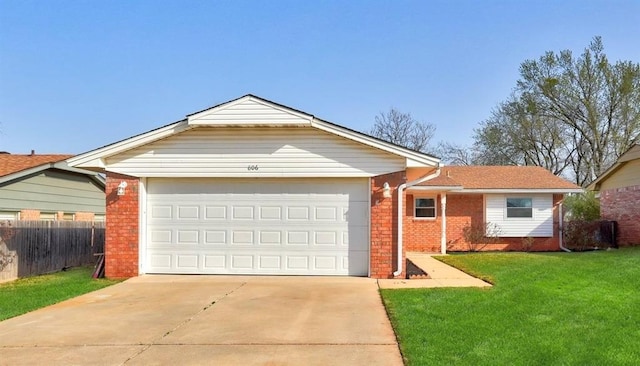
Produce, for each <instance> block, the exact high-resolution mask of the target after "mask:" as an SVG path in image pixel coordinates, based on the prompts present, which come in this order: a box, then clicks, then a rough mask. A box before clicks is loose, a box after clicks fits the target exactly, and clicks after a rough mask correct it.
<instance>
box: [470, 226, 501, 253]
mask: <svg viewBox="0 0 640 366" xmlns="http://www.w3.org/2000/svg"><path fill="white" fill-rule="evenodd" d="M500 231H501V230H500V227H499V226H498V225H496V224H495V223H492V222H487V223H483V224H472V223H468V224H467V225H465V226H464V227H463V228H462V236H463V237H464V241H465V242H466V244H467V249H468V250H469V251H470V252H477V251H479V250H481V249H482V248H484V247H486V246H487V245H488V244H492V243H496V242H497V241H498V238H499V236H500Z"/></svg>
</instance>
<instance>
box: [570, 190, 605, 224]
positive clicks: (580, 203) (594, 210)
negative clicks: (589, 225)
mask: <svg viewBox="0 0 640 366" xmlns="http://www.w3.org/2000/svg"><path fill="white" fill-rule="evenodd" d="M564 206H565V209H566V212H567V216H568V218H569V219H570V220H579V221H594V220H599V219H600V201H599V200H598V199H597V198H596V195H595V193H593V192H586V193H578V194H573V195H570V196H568V197H567V198H565V199H564Z"/></svg>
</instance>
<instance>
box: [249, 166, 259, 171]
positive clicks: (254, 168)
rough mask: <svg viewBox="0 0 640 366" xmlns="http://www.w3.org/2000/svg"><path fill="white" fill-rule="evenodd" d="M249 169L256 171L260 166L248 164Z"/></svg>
mask: <svg viewBox="0 0 640 366" xmlns="http://www.w3.org/2000/svg"><path fill="white" fill-rule="evenodd" d="M247 170H248V171H256V170H258V166H257V165H249V166H247Z"/></svg>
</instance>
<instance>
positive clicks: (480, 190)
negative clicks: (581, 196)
mask: <svg viewBox="0 0 640 366" xmlns="http://www.w3.org/2000/svg"><path fill="white" fill-rule="evenodd" d="M582 192H584V190H583V189H582V188H580V189H568V188H544V189H534V188H532V189H526V188H510V189H507V188H504V189H484V188H478V189H461V190H460V191H458V193H487V194H491V193H496V194H505V193H507V194H533V193H582Z"/></svg>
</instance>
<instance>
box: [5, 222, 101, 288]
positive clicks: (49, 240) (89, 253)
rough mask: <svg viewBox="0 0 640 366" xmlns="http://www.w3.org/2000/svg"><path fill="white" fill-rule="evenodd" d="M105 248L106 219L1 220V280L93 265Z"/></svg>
mask: <svg viewBox="0 0 640 366" xmlns="http://www.w3.org/2000/svg"><path fill="white" fill-rule="evenodd" d="M103 252H104V222H82V221H4V222H1V223H0V281H3V280H11V279H15V278H18V277H28V276H35V275H39V274H43V273H50V272H57V271H60V270H62V269H64V268H66V267H75V266H85V265H93V264H95V262H96V257H95V256H94V253H103Z"/></svg>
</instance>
